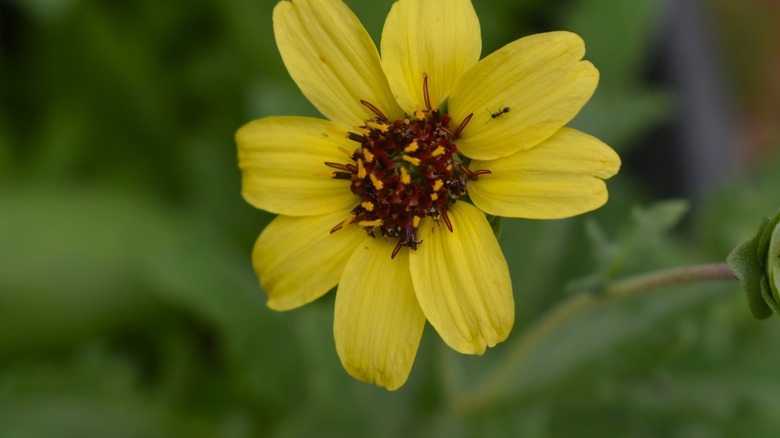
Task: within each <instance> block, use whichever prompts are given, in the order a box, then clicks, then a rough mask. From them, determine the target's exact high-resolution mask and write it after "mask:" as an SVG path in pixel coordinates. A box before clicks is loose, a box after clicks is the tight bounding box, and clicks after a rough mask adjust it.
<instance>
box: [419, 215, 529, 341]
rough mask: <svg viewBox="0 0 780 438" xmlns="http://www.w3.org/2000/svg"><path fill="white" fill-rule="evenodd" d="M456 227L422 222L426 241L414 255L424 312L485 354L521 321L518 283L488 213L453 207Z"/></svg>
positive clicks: (443, 332) (447, 337) (443, 330)
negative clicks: (516, 298)
mask: <svg viewBox="0 0 780 438" xmlns="http://www.w3.org/2000/svg"><path fill="white" fill-rule="evenodd" d="M448 214H449V217H450V220H451V222H452V227H453V231H452V232H450V231H449V230H448V229H447V227H445V226H443V225H436V224H435V223H434V222H433V221H432V220H431V219H429V218H426V219H424V220H423V221H422V223H421V224H420V228H419V234H418V237H419V238H420V239H422V240H423V242H422V243H421V244H420V246H419V247H418V248H417V251H413V252H412V253H411V255H410V267H411V272H412V282H413V283H414V290H415V292H416V293H417V300H418V301H419V302H420V307H422V310H423V313H425V316H426V318H428V321H430V323H431V325H432V326H433V328H435V329H436V331H437V332H438V333H439V335H440V336H441V338H442V339H443V340H444V342H446V343H447V345H449V346H450V347H452V348H453V349H454V350H456V351H459V352H461V353H465V354H482V353H484V352H485V348H486V347H492V346H494V345H496V344H498V343H499V342H501V341H503V340H504V339H506V337H507V336H508V335H509V332H510V330H511V329H512V325H513V324H514V320H515V304H514V297H513V296H512V282H511V280H510V278H509V268H508V267H507V264H506V261H505V260H504V255H503V254H502V253H501V248H500V247H499V246H498V242H497V241H496V237H495V236H494V235H493V231H492V230H491V228H490V224H488V221H487V219H485V216H484V214H482V212H481V211H479V210H477V208H476V207H474V206H473V205H471V204H468V203H466V202H458V203H456V204H455V205H454V206H453V207H452V208H451V209H450V210H449V211H448Z"/></svg>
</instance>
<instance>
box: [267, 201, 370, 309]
mask: <svg viewBox="0 0 780 438" xmlns="http://www.w3.org/2000/svg"><path fill="white" fill-rule="evenodd" d="M347 214H348V212H347V211H339V212H336V213H331V214H327V215H321V216H309V217H290V216H278V217H277V218H276V219H274V220H273V221H271V223H270V224H268V226H267V227H266V228H265V230H263V232H262V233H261V234H260V237H259V238H258V239H257V242H256V243H255V247H254V250H253V252H252V262H253V265H254V268H255V272H257V275H258V277H260V286H262V287H263V289H264V290H265V291H266V293H267V294H268V307H270V308H272V309H274V310H289V309H294V308H296V307H300V306H302V305H304V304H306V303H309V302H311V301H313V300H315V299H317V298H319V297H320V296H322V295H323V294H325V292H327V291H329V290H330V289H331V288H333V287H334V286H336V284H338V282H339V278H341V273H342V272H343V271H344V267H345V266H346V264H347V260H348V259H349V257H350V255H352V253H353V252H354V250H355V248H357V246H358V245H359V244H360V242H362V241H363V240H365V239H369V237H368V236H366V232H365V231H364V230H363V229H361V228H360V227H357V226H351V227H345V228H344V229H341V230H339V231H336V232H335V233H333V234H331V233H330V230H331V229H332V228H333V227H334V226H335V225H336V224H338V223H339V222H341V221H343V220H344V219H345V218H346V217H347Z"/></svg>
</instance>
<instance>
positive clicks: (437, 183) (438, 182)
mask: <svg viewBox="0 0 780 438" xmlns="http://www.w3.org/2000/svg"><path fill="white" fill-rule="evenodd" d="M442 187H444V181H442V180H440V179H437V180H436V181H434V182H433V191H434V192H438V191H439V190H441V188H442Z"/></svg>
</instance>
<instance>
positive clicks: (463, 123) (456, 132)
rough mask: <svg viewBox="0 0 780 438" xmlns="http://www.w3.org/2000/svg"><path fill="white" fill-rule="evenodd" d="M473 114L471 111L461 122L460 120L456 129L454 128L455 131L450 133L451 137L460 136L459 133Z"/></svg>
mask: <svg viewBox="0 0 780 438" xmlns="http://www.w3.org/2000/svg"><path fill="white" fill-rule="evenodd" d="M473 116H474V113H471V114H469V115H467V116H466V118H465V119H463V121H462V122H460V125H458V129H456V130H455V132H454V133H453V134H452V137H453V138H458V137H460V133H461V132H463V128H465V127H466V125H468V123H469V120H471V117H473Z"/></svg>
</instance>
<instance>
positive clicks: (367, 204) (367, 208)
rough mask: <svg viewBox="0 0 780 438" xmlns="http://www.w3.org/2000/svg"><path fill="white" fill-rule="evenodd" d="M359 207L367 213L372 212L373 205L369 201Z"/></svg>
mask: <svg viewBox="0 0 780 438" xmlns="http://www.w3.org/2000/svg"><path fill="white" fill-rule="evenodd" d="M360 206H361V207H363V208H365V209H366V210H368V211H374V203H373V202H371V201H366V202H361V203H360Z"/></svg>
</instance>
